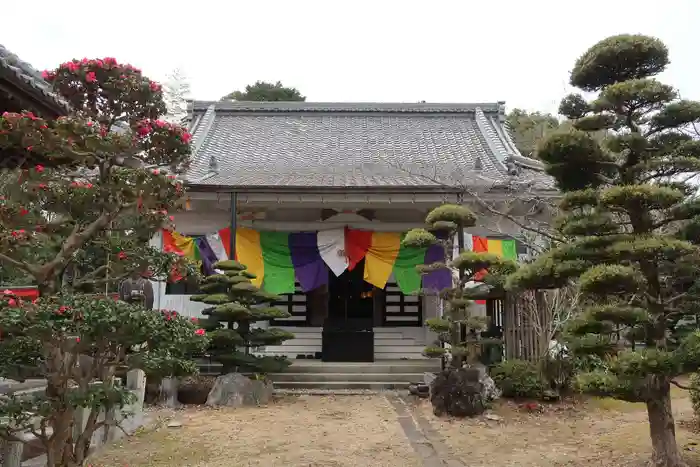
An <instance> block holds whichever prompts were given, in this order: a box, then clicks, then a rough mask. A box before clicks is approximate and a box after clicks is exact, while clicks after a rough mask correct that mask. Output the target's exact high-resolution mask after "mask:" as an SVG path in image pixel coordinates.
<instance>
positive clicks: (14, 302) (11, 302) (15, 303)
mask: <svg viewBox="0 0 700 467" xmlns="http://www.w3.org/2000/svg"><path fill="white" fill-rule="evenodd" d="M7 304H8V305H9V306H11V307H16V306H17V300H15V299H14V298H11V299H9V300H8V301H7Z"/></svg>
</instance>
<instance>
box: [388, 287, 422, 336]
mask: <svg viewBox="0 0 700 467" xmlns="http://www.w3.org/2000/svg"><path fill="white" fill-rule="evenodd" d="M422 324H423V300H422V297H420V296H418V295H404V294H403V293H401V289H399V286H398V285H397V284H396V283H395V282H388V283H387V284H386V288H385V289H384V319H383V325H384V326H422Z"/></svg>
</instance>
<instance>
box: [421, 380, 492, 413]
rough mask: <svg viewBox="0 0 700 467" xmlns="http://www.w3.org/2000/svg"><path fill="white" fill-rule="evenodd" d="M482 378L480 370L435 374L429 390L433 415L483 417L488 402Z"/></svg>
mask: <svg viewBox="0 0 700 467" xmlns="http://www.w3.org/2000/svg"><path fill="white" fill-rule="evenodd" d="M484 376H485V373H484V371H483V370H482V369H480V368H450V369H447V370H444V371H442V372H440V373H438V375H437V377H436V378H435V381H433V384H432V385H431V386H430V403H431V404H432V406H433V413H434V414H435V415H436V416H442V415H452V416H455V417H473V416H476V415H481V414H482V413H484V411H486V408H487V406H488V402H489V396H488V395H487V388H486V384H485V378H484ZM494 386H495V385H494Z"/></svg>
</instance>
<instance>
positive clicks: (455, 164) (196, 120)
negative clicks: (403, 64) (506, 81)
mask: <svg viewBox="0 0 700 467" xmlns="http://www.w3.org/2000/svg"><path fill="white" fill-rule="evenodd" d="M190 111H191V112H190V115H191V131H192V133H193V145H194V156H193V161H192V164H191V167H190V169H189V171H188V173H187V174H186V179H187V180H188V182H189V183H190V184H192V185H197V186H202V187H204V186H210V187H235V188H241V189H245V188H249V189H254V188H265V187H287V188H307V189H309V188H386V189H392V188H410V187H413V188H415V189H418V188H427V189H435V188H441V187H442V188H445V187H453V188H454V187H460V186H494V185H499V184H509V183H513V182H516V183H525V184H528V185H532V186H533V187H534V188H536V189H541V190H551V189H553V183H552V180H551V178H550V177H549V176H547V175H546V174H544V173H543V171H542V164H541V163H540V162H539V161H537V160H534V159H530V158H526V157H523V156H522V155H520V154H519V153H518V151H517V149H516V148H515V146H514V144H513V142H512V141H511V139H510V136H509V134H508V131H507V129H506V128H505V127H504V105H503V103H501V102H497V103H484V104H430V103H420V104H394V103H314V102H202V101H195V102H192V103H191V105H190Z"/></svg>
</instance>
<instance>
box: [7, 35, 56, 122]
mask: <svg viewBox="0 0 700 467" xmlns="http://www.w3.org/2000/svg"><path fill="white" fill-rule="evenodd" d="M0 78H4V80H5V81H7V82H8V83H10V84H12V85H13V86H14V87H15V88H16V89H14V90H13V92H16V93H22V94H25V96H23V97H25V98H29V99H31V100H33V101H35V102H37V103H40V104H41V105H43V106H44V107H46V108H47V110H49V111H51V112H52V113H53V114H54V115H55V116H58V115H65V114H67V113H68V111H69V105H68V103H67V102H66V101H65V100H64V99H62V98H61V97H60V96H59V95H58V94H56V93H54V92H53V91H51V85H50V84H49V83H47V82H46V81H45V80H44V79H43V78H42V77H41V73H40V72H39V71H38V70H37V69H35V68H34V67H33V66H31V65H30V64H29V63H27V62H25V61H23V60H22V59H20V58H19V57H18V56H17V55H16V54H14V53H12V52H10V51H9V50H8V49H7V48H5V47H4V46H3V45H2V44H0Z"/></svg>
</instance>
